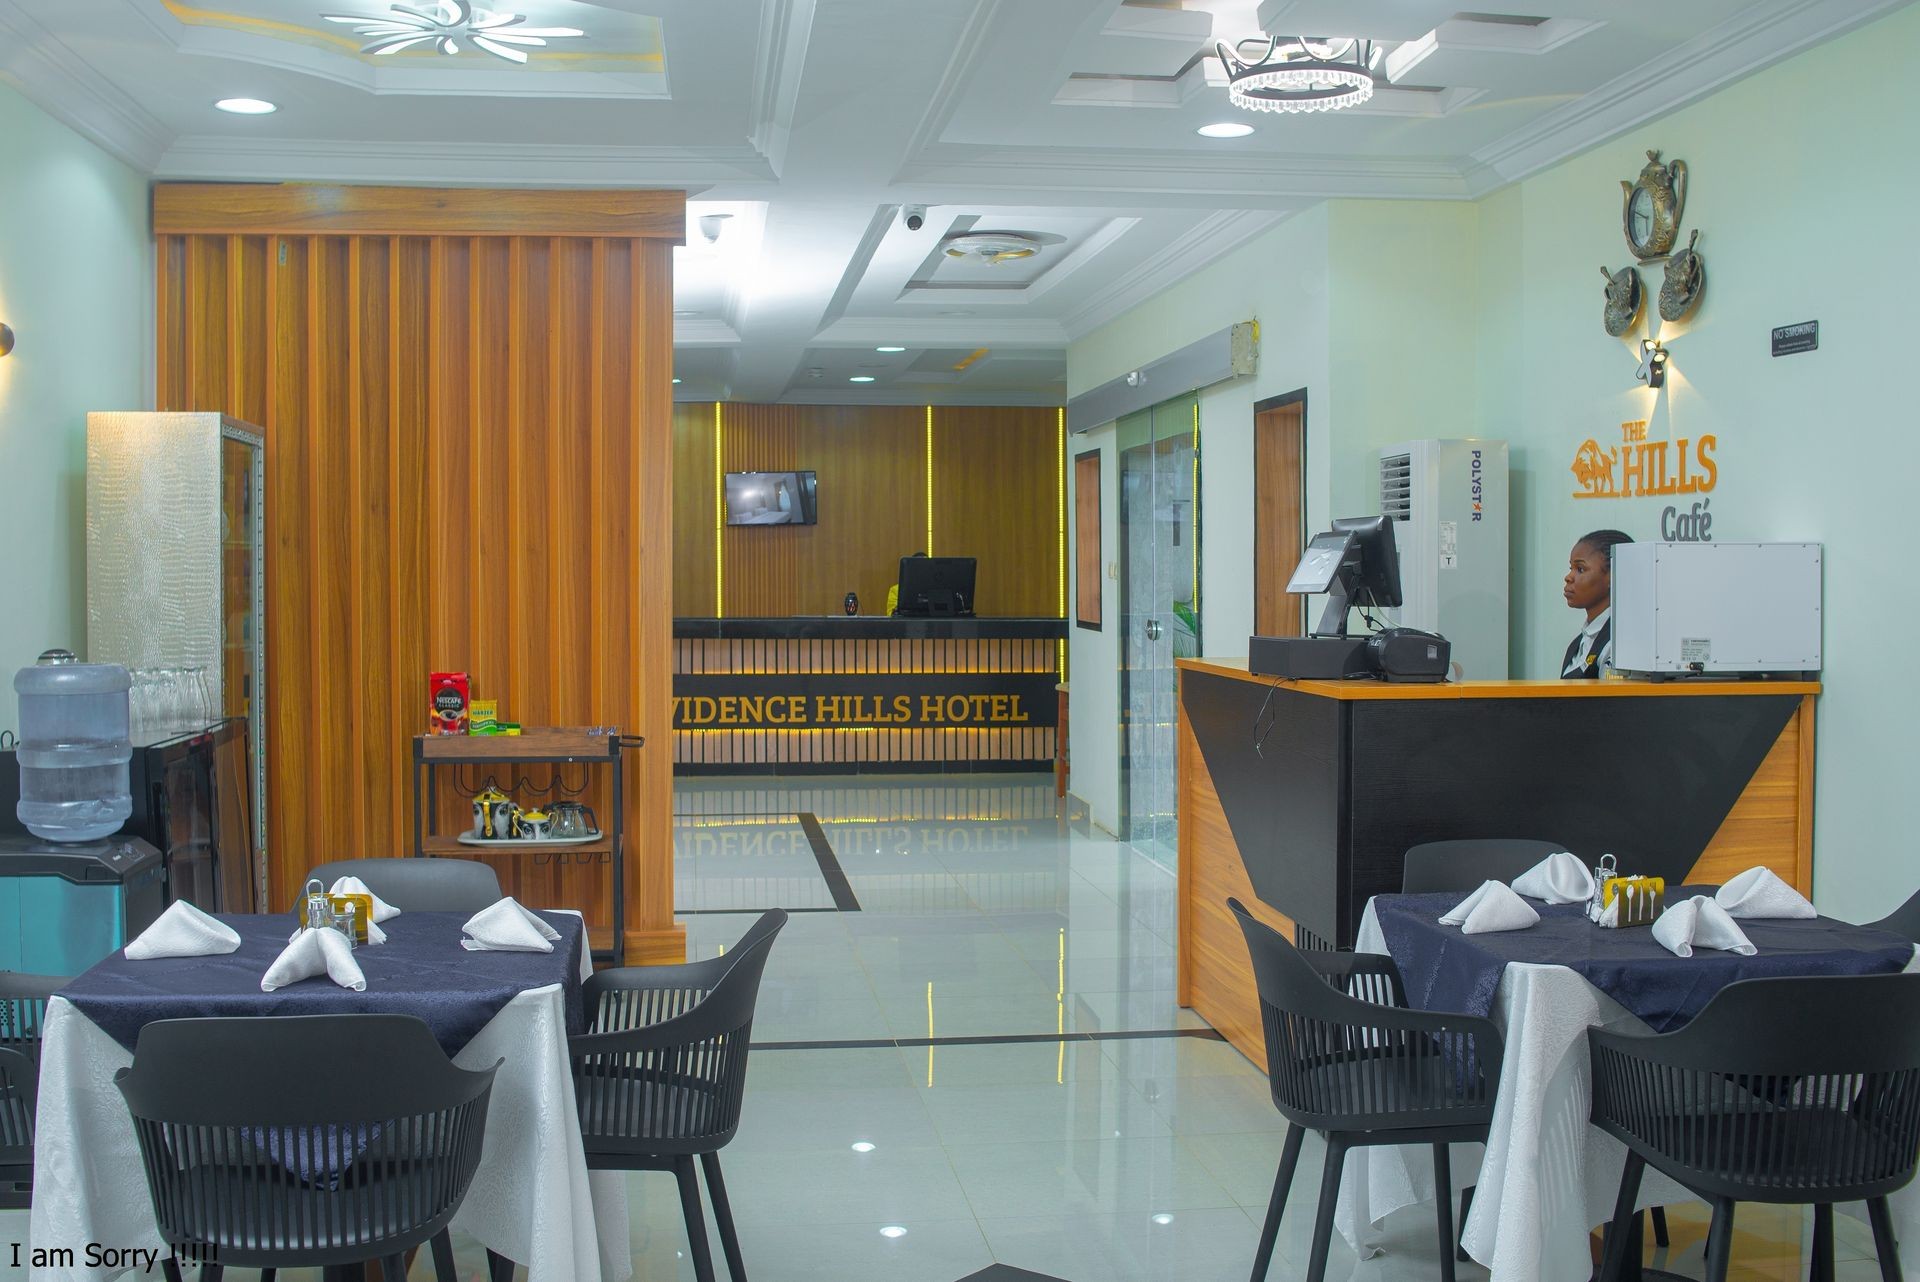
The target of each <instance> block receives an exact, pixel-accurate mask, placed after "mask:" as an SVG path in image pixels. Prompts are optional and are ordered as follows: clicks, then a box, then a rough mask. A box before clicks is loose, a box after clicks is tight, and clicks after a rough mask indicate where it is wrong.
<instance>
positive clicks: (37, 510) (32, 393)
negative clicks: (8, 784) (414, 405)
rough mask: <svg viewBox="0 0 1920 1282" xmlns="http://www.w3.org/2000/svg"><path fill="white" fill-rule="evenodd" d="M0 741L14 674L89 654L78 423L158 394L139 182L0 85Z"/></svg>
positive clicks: (82, 448)
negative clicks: (0, 354)
mask: <svg viewBox="0 0 1920 1282" xmlns="http://www.w3.org/2000/svg"><path fill="white" fill-rule="evenodd" d="M0 175H4V180H0V321H5V322H6V323H7V324H9V325H11V326H12V327H13V329H14V332H15V334H16V335H17V336H18V340H19V346H18V347H17V348H16V349H15V351H14V353H13V355H11V356H8V357H6V358H5V359H0V460H3V461H4V464H3V465H0V512H4V513H5V514H6V525H5V529H6V533H7V537H9V539H10V540H11V541H12V546H10V547H9V549H8V551H7V555H6V557H5V569H4V570H0V585H3V586H4V601H5V608H4V609H0V729H11V728H13V726H14V714H15V705H14V695H13V680H12V676H13V672H14V670H15V669H16V668H19V667H20V666H22V665H23V664H27V663H31V662H33V659H34V656H35V655H37V654H39V653H40V651H42V650H44V649H46V648H47V647H49V646H55V645H59V646H66V647H68V648H69V649H72V650H74V651H75V652H77V653H82V654H84V653H85V648H86V646H85V643H86V530H85V524H84V522H85V516H86V512H85V509H86V488H85V480H86V439H87V424H86V415H87V411H88V410H96V409H101V410H104V409H144V408H147V407H148V406H149V405H150V404H151V400H150V393H149V391H148V389H149V388H150V387H151V386H152V384H153V379H152V375H151V368H152V350H153V341H152V332H153V271H152V251H151V248H150V243H151V242H150V239H149V237H148V230H147V229H148V220H147V183H146V180H145V178H143V177H142V176H141V175H139V174H137V173H135V172H134V171H133V170H132V169H130V168H128V167H127V166H125V165H123V164H121V163H120V162H119V161H117V160H114V159H113V158H111V157H109V156H108V155H107V154H106V153H105V152H103V151H101V150H100V149H99V148H97V147H95V146H93V145H92V144H91V143H88V142H86V141H85V140H83V139H82V138H80V136H79V135H77V134H75V133H73V132H72V131H71V130H69V129H67V128H66V126H64V125H61V124H59V123H57V122H56V121H54V120H53V119H52V118H51V117H49V116H47V115H46V114H45V113H43V112H42V111H40V110H39V109H38V108H37V107H34V106H33V105H31V104H30V103H28V102H27V101H26V100H25V99H24V98H22V97H20V96H19V95H18V94H17V93H15V92H14V91H13V90H12V89H10V88H7V87H6V86H4V85H0Z"/></svg>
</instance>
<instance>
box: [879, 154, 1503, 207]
mask: <svg viewBox="0 0 1920 1282" xmlns="http://www.w3.org/2000/svg"><path fill="white" fill-rule="evenodd" d="M902 180H903V181H909V182H913V183H916V184H919V185H920V186H921V188H922V189H923V190H927V191H928V193H929V200H935V199H937V200H944V201H949V202H956V201H963V200H972V201H974V202H976V203H978V202H980V200H981V196H982V194H983V193H996V194H997V193H1003V192H1009V191H1011V192H1019V193H1023V194H1022V195H1021V196H1019V197H1018V199H1020V200H1022V201H1027V202H1041V201H1051V202H1053V203H1057V204H1068V205H1074V206H1080V207H1085V206H1089V205H1096V204H1099V203H1102V202H1107V203H1111V202H1112V200H1114V199H1115V198H1120V199H1122V200H1124V199H1125V198H1127V197H1132V196H1139V197H1151V198H1164V197H1167V196H1177V195H1188V196H1191V197H1192V204H1193V205H1195V206H1196V207H1201V206H1210V207H1218V206H1219V205H1222V204H1225V203H1228V202H1249V203H1259V202H1267V201H1271V202H1287V203H1289V204H1291V203H1293V202H1295V201H1297V200H1299V199H1300V198H1302V197H1313V198H1321V197H1327V196H1389V197H1405V198H1413V199H1420V200H1465V199H1467V198H1468V197H1469V195H1470V193H1469V192H1468V191H1467V184H1466V180H1465V179H1464V178H1463V177H1462V175H1461V173H1460V170H1459V168H1458V167H1457V166H1455V165H1453V164H1451V163H1449V162H1447V161H1444V160H1419V159H1402V158H1397V157H1380V158H1374V157H1366V156H1355V155H1350V154H1346V153H1338V154H1332V155H1324V156H1308V155H1294V156H1275V155H1272V154H1271V153H1267V154H1262V153H1259V152H1242V153H1239V154H1236V155H1231V156H1229V155H1224V154H1219V153H1215V154H1212V155H1208V154H1203V153H1195V152H1141V151H1130V152H1115V151H1111V150H1100V151H1085V150H1079V149H1074V148H1066V147H975V146H958V145H953V144H944V145H941V146H938V147H935V148H931V149H929V150H928V152H927V153H925V154H924V155H922V156H921V157H920V158H919V160H918V161H917V162H916V163H914V164H912V165H909V166H908V167H907V169H906V171H905V173H904V174H903V175H902Z"/></svg>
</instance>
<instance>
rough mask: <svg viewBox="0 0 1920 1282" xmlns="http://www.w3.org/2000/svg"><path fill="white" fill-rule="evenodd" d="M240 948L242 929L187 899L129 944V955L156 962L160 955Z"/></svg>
mask: <svg viewBox="0 0 1920 1282" xmlns="http://www.w3.org/2000/svg"><path fill="white" fill-rule="evenodd" d="M238 947H240V932H239V931H237V930H235V929H234V928H233V927H231V926H229V925H227V923H225V922H223V921H221V920H220V919H219V918H217V917H210V916H208V915H207V914H206V913H203V912H201V911H200V910H199V909H198V908H195V907H194V906H193V905H192V904H190V903H188V902H187V901H186V900H184V899H183V900H180V901H179V902H177V903H175V904H174V905H173V907H171V908H169V909H167V911H165V912H163V913H161V914H160V916H159V917H158V918H157V919H156V920H155V921H154V923H153V925H151V926H149V927H147V928H146V929H145V930H143V931H141V932H140V935H139V937H138V938H136V939H135V940H134V941H133V942H132V943H130V944H128V945H127V958H128V960H130V961H152V960H153V959H154V958H156V957H217V956H219V955H220V954H221V953H230V952H232V951H233V950H234V949H236V948H238Z"/></svg>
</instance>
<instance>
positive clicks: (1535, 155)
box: [1465, 0, 1909, 197]
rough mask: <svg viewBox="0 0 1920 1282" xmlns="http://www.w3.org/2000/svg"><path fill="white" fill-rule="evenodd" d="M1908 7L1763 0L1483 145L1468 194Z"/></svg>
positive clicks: (1894, 1) (1897, 2) (1861, 1)
mask: <svg viewBox="0 0 1920 1282" xmlns="http://www.w3.org/2000/svg"><path fill="white" fill-rule="evenodd" d="M1908 2H1909V0H1761V2H1760V3H1758V4H1755V5H1753V6H1752V7H1750V8H1747V9H1743V10H1741V11H1740V13H1739V14H1738V15H1737V16H1736V17H1733V18H1730V19H1728V20H1727V21H1726V22H1723V23H1721V24H1720V25H1719V26H1718V27H1715V28H1713V29H1712V30H1711V31H1707V32H1704V33H1702V34H1701V35H1699V36H1697V37H1695V38H1694V39H1692V40H1689V41H1687V42H1686V43H1685V44H1682V45H1679V46H1677V47H1675V48H1673V49H1671V50H1669V51H1668V52H1667V53H1665V54H1663V55H1661V56H1660V57H1658V58H1654V59H1651V60H1650V61H1648V62H1646V63H1645V64H1643V65H1641V66H1639V67H1637V68H1635V69H1634V70H1632V71H1630V72H1628V73H1627V74H1626V75H1623V76H1619V77H1616V78H1615V79H1613V80H1611V81H1609V82H1608V83H1606V84H1604V85H1602V86H1600V87H1599V88H1598V89H1595V90H1594V91H1593V92H1591V93H1588V94H1586V95H1584V96H1582V97H1581V98H1579V99H1577V100H1575V101H1573V102H1570V103H1568V104H1566V105H1565V106H1564V107H1559V108H1556V109H1555V110H1553V111H1550V112H1548V113H1547V114H1546V115H1544V116H1542V117H1540V118H1539V119H1537V120H1534V121H1532V122H1530V123H1529V124H1527V125H1525V126H1523V127H1522V128H1520V129H1516V130H1514V131H1513V132H1512V133H1511V134H1508V135H1507V136H1506V137H1505V138H1502V139H1501V140H1500V141H1498V142H1496V143H1493V144H1492V145H1491V146H1487V147H1482V148H1480V149H1479V150H1478V151H1476V152H1474V153H1473V155H1472V157H1471V164H1470V165H1469V166H1468V167H1467V169H1466V171H1465V174H1466V177H1467V180H1468V187H1469V191H1470V193H1471V194H1472V195H1473V196H1475V197H1478V196H1482V195H1485V194H1486V193H1488V192H1490V191H1493V190H1495V189H1497V188H1500V187H1504V186H1506V185H1507V184H1508V183H1512V182H1518V181H1520V180H1521V179H1522V178H1526V177H1527V176H1529V175H1531V174H1536V173H1539V172H1540V171H1541V170H1543V169H1546V168H1548V167H1550V166H1552V165H1555V164H1558V163H1559V162H1560V161H1562V160H1565V159H1566V158H1567V157H1569V156H1573V155H1577V154H1578V153H1580V152H1582V151H1585V150H1587V148H1589V147H1593V146H1596V145H1597V144H1599V143H1602V142H1605V141H1606V140H1607V139H1609V138H1613V137H1617V136H1618V135H1620V134H1622V133H1625V132H1626V131H1627V130H1629V129H1632V128H1633V127H1634V126H1636V125H1640V124H1644V123H1646V122H1647V121H1649V120H1653V119H1655V118H1657V117H1660V116H1664V115H1666V114H1667V113H1669V112H1671V111H1674V110H1677V109H1678V108H1680V107H1682V106H1684V105H1685V104H1687V103H1689V102H1693V101H1696V100H1697V99H1700V98H1704V97H1705V96H1706V95H1708V94H1710V93H1712V92H1713V91H1714V90H1716V89H1718V88H1720V87H1721V86H1723V85H1726V84H1730V83H1732V82H1733V81H1735V80H1738V79H1740V78H1741V77H1743V76H1747V75H1750V74H1752V73H1753V72H1755V71H1758V70H1760V69H1761V68H1763V67H1768V66H1771V65H1773V64H1774V63H1777V62H1781V61H1784V60H1785V59H1787V58H1790V57H1792V56H1793V55H1794V54H1796V53H1799V52H1800V51H1801V50H1803V49H1807V48H1810V47H1812V46H1813V45H1816V44H1819V43H1821V42H1822V41H1824V40H1829V39H1831V38H1832V37H1834V36H1837V35H1840V34H1842V33H1843V32H1846V31H1850V30H1852V29H1853V28H1855V27H1859V26H1864V25H1865V24H1866V23H1868V22H1871V21H1872V20H1873V19H1875V18H1877V17H1879V16H1880V15H1882V14H1884V13H1889V12H1891V11H1892V10H1894V9H1898V8H1900V7H1901V6H1902V5H1904V4H1906V3H1908Z"/></svg>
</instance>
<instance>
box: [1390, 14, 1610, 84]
mask: <svg viewBox="0 0 1920 1282" xmlns="http://www.w3.org/2000/svg"><path fill="white" fill-rule="evenodd" d="M1605 25H1606V24H1605V23H1604V22H1595V21H1592V20H1590V19H1585V18H1549V19H1547V20H1546V21H1545V22H1542V23H1539V24H1537V25H1523V24H1520V23H1512V22H1476V21H1473V20H1472V19H1463V18H1453V19H1449V20H1448V21H1446V22H1443V23H1441V24H1440V25H1439V26H1437V27H1435V28H1434V29H1433V30H1432V31H1429V32H1427V34H1426V35H1424V36H1421V37H1420V38H1419V39H1418V40H1408V41H1406V42H1404V43H1403V44H1401V45H1400V46H1399V47H1398V48H1396V49H1394V51H1393V52H1392V53H1389V54H1388V55H1387V60H1386V69H1387V78H1388V79H1390V80H1405V79H1406V78H1407V77H1408V76H1410V75H1412V74H1413V72H1414V70H1415V69H1416V68H1417V67H1419V66H1420V64H1421V63H1423V62H1425V61H1426V60H1427V59H1429V58H1431V57H1432V56H1433V55H1434V54H1436V53H1439V52H1441V51H1443V50H1444V51H1445V52H1448V53H1505V54H1530V55H1533V56H1536V57H1537V56H1539V55H1540V54H1545V53H1552V52H1553V51H1554V50H1555V49H1558V48H1560V47H1561V46H1562V45H1566V44H1570V43H1572V42H1573V41H1575V40H1578V39H1579V38H1580V37H1581V36H1584V35H1586V34H1587V33H1588V32H1591V31H1597V30H1598V29H1599V28H1601V27H1604V26H1605Z"/></svg>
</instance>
